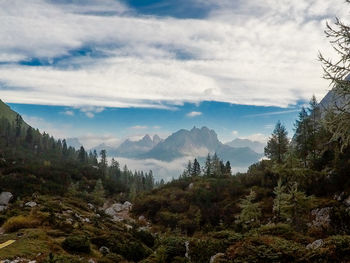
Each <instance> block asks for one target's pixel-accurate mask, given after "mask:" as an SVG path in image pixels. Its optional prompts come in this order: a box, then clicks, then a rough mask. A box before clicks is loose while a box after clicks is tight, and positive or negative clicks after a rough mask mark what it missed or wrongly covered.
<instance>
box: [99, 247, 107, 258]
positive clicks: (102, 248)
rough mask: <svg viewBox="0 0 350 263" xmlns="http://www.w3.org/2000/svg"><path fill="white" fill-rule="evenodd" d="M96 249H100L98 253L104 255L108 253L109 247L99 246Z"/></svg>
mask: <svg viewBox="0 0 350 263" xmlns="http://www.w3.org/2000/svg"><path fill="white" fill-rule="evenodd" d="M98 251H100V253H101V254H102V255H104V256H105V255H107V254H109V253H110V251H109V248H108V247H105V246H102V247H100V249H99V250H98Z"/></svg>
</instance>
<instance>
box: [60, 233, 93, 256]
mask: <svg viewBox="0 0 350 263" xmlns="http://www.w3.org/2000/svg"><path fill="white" fill-rule="evenodd" d="M62 247H63V248H64V249H65V250H67V251H68V252H72V253H90V242H89V239H88V238H87V237H86V236H79V235H78V236H69V237H67V238H66V239H65V240H64V241H63V243H62Z"/></svg>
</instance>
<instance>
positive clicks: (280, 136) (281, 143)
mask: <svg viewBox="0 0 350 263" xmlns="http://www.w3.org/2000/svg"><path fill="white" fill-rule="evenodd" d="M287 135H288V132H287V130H286V128H285V127H284V126H283V125H282V124H281V122H280V121H278V122H277V124H276V126H275V129H274V130H273V133H272V135H271V137H270V139H269V140H268V142H267V146H266V147H265V149H264V150H265V155H266V156H267V157H269V158H270V159H271V160H274V161H277V162H278V163H282V161H283V159H284V157H285V154H286V153H287V151H288V145H289V140H288V137H287Z"/></svg>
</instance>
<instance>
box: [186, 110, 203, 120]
mask: <svg viewBox="0 0 350 263" xmlns="http://www.w3.org/2000/svg"><path fill="white" fill-rule="evenodd" d="M201 115H202V112H200V111H191V112H189V113H187V114H186V116H187V117H190V118H193V117H197V116H201Z"/></svg>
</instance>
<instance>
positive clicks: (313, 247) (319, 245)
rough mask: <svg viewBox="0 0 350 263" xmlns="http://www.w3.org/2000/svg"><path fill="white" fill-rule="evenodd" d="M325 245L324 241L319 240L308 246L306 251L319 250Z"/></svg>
mask: <svg viewBox="0 0 350 263" xmlns="http://www.w3.org/2000/svg"><path fill="white" fill-rule="evenodd" d="M323 245H324V241H323V239H317V240H315V241H314V242H312V243H310V244H308V245H307V246H306V249H318V248H320V247H322V246H323Z"/></svg>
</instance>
